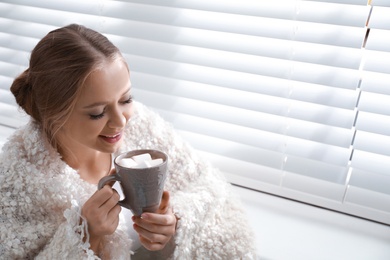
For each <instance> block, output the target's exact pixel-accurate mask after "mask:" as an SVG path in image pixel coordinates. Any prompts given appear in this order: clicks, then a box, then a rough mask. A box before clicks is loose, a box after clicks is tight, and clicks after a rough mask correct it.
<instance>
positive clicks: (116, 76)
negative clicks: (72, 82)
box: [79, 59, 130, 102]
mask: <svg viewBox="0 0 390 260" xmlns="http://www.w3.org/2000/svg"><path fill="white" fill-rule="evenodd" d="M129 87H130V75H129V71H128V68H127V65H126V63H125V62H124V61H122V60H120V59H116V60H114V61H111V62H104V63H103V64H102V65H101V66H99V68H97V69H95V70H93V71H92V72H91V73H90V74H89V75H88V77H87V78H86V80H85V82H84V84H83V87H82V90H81V93H80V95H79V101H80V102H96V101H104V100H106V99H109V98H110V97H111V96H115V95H116V94H118V93H123V91H124V90H125V89H127V88H129ZM97 99H98V100H97Z"/></svg>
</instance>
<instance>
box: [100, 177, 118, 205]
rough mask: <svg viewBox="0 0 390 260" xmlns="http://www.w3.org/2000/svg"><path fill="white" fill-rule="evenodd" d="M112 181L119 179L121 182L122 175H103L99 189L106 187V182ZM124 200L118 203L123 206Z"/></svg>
mask: <svg viewBox="0 0 390 260" xmlns="http://www.w3.org/2000/svg"><path fill="white" fill-rule="evenodd" d="M110 181H119V182H120V181H121V179H120V177H119V176H118V175H116V174H113V175H108V176H105V177H103V178H101V179H100V181H99V183H98V189H99V190H100V189H102V188H103V187H104V185H106V184H107V183H108V182H110ZM121 189H122V186H121ZM123 201H124V199H123V200H120V201H118V204H119V205H121V206H123V204H122V203H123Z"/></svg>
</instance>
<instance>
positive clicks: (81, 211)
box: [0, 24, 254, 259]
mask: <svg viewBox="0 0 390 260" xmlns="http://www.w3.org/2000/svg"><path fill="white" fill-rule="evenodd" d="M11 91H12V93H13V94H14V96H15V98H16V101H17V103H18V104H19V105H20V107H21V108H23V109H24V110H25V111H26V112H27V114H29V115H30V116H31V120H30V122H29V123H28V124H27V125H26V126H24V127H22V128H20V129H18V130H17V131H16V132H15V133H14V134H13V135H12V136H11V137H10V139H9V140H8V142H7V143H6V144H5V145H4V147H3V152H2V154H1V156H0V165H1V166H0V167H1V168H0V193H1V198H0V258H2V259H3V258H4V259H26V258H27V259H30V258H37V259H99V258H102V259H129V258H130V257H131V258H134V259H135V258H139V259H147V258H152V259H156V258H158V257H159V258H162V259H252V258H253V257H254V247H253V241H252V234H251V231H250V230H249V228H248V226H247V222H246V220H245V218H244V215H243V213H242V209H241V208H240V204H239V202H238V201H237V200H235V198H234V197H232V195H231V187H230V185H229V184H228V183H227V182H226V181H225V180H224V179H223V177H222V175H221V174H220V173H218V172H217V171H216V170H215V169H214V168H212V167H211V166H209V165H208V164H207V163H205V162H204V161H203V160H201V158H199V157H198V155H197V154H196V153H195V152H194V151H193V149H192V148H191V147H189V146H188V145H187V144H186V143H185V142H183V141H182V140H181V139H180V137H179V136H178V135H177V134H176V133H175V132H174V131H173V129H172V128H171V127H170V126H169V125H168V124H167V123H166V122H164V121H163V120H162V119H161V118H160V117H159V116H158V115H157V114H155V113H153V112H151V111H150V110H149V109H147V108H146V107H145V106H143V105H142V104H140V103H137V102H133V100H132V97H131V83H130V77H129V70H128V67H127V64H126V62H125V60H124V58H123V57H122V55H121V53H120V51H119V50H118V49H117V48H116V47H115V46H114V45H113V44H112V43H111V42H110V41H108V39H107V38H105V37H104V36H103V35H101V34H99V33H97V32H95V31H93V30H91V29H88V28H86V27H84V26H80V25H75V24H73V25H69V26H66V27H63V28H59V29H57V30H54V31H52V32H50V33H49V34H48V35H47V36H45V37H44V38H43V39H42V40H41V41H40V42H39V43H38V44H37V46H36V47H35V48H34V50H33V51H32V53H31V59H30V66H29V68H28V69H27V70H26V71H25V72H23V73H22V74H21V75H20V76H19V77H17V78H16V79H15V81H14V82H13V84H12V86H11ZM141 148H142V149H159V150H162V151H164V152H166V153H167V154H168V156H169V160H170V163H169V168H168V172H169V175H168V177H167V181H166V185H165V189H166V191H164V195H163V198H162V202H161V205H160V208H159V210H158V211H157V212H156V213H144V214H142V216H141V217H132V216H131V215H129V211H128V210H127V209H121V207H120V206H119V205H118V204H117V203H118V201H119V197H120V196H119V195H118V193H117V192H116V190H115V189H112V188H111V187H110V186H108V185H106V186H105V187H104V188H102V189H101V190H97V188H96V187H97V186H96V184H97V183H98V181H99V180H100V179H101V178H102V177H104V176H106V175H108V174H110V173H112V172H113V170H112V158H113V157H114V156H115V155H117V154H119V153H121V152H124V151H127V150H133V149H141ZM168 191H169V192H168ZM173 209H174V211H173ZM174 212H175V213H174ZM134 252H135V253H134Z"/></svg>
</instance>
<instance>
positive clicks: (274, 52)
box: [0, 0, 390, 224]
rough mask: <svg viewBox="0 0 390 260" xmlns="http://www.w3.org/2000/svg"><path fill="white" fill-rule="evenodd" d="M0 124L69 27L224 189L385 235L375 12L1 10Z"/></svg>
mask: <svg viewBox="0 0 390 260" xmlns="http://www.w3.org/2000/svg"><path fill="white" fill-rule="evenodd" d="M0 13H1V18H0V63H1V68H2V69H1V72H0V73H1V75H0V82H1V84H0V91H1V92H0V108H1V109H0V124H1V125H7V126H10V127H18V126H19V125H21V124H22V123H24V122H25V121H26V120H27V118H26V117H25V116H23V115H20V113H19V112H18V111H17V108H16V105H15V102H14V100H13V96H12V95H11V94H10V93H9V86H10V84H11V82H12V80H13V78H14V77H15V76H16V75H17V74H18V73H20V72H22V71H23V70H24V69H25V68H26V67H27V66H28V57H29V53H30V51H31V49H32V48H33V47H34V46H35V44H36V43H37V41H38V40H39V39H40V38H42V37H43V36H44V35H45V34H46V33H47V32H49V31H50V30H52V29H54V28H57V27H59V26H63V25H66V24H69V23H81V24H85V25H86V26H89V27H91V28H94V29H96V30H98V31H100V32H102V33H104V34H105V35H106V36H107V37H108V38H109V39H111V40H112V41H113V42H114V43H115V44H116V45H117V46H118V47H119V48H120V49H121V50H122V52H123V53H124V55H125V58H126V59H127V60H128V63H129V66H130V70H131V73H132V74H131V75H132V83H133V85H134V88H135V89H134V95H135V98H136V99H137V100H139V101H141V102H143V103H144V104H146V105H148V106H150V107H151V108H153V109H155V110H156V111H157V112H159V113H160V114H161V115H162V116H163V117H164V118H166V119H167V120H169V121H170V122H172V124H173V125H174V126H175V127H176V129H178V130H179V131H180V133H181V134H182V135H183V136H184V137H185V138H186V139H187V140H188V141H190V142H191V143H192V144H193V146H194V147H195V148H197V149H198V150H199V151H200V152H201V153H203V155H204V156H205V157H206V158H207V159H209V160H211V161H212V162H213V163H214V164H215V166H217V167H218V168H220V169H221V170H222V171H223V172H224V173H225V174H226V176H227V177H228V180H229V181H231V182H232V183H234V184H236V185H240V186H244V187H248V188H251V189H255V190H259V191H263V192H267V193H271V194H275V195H278V196H282V197H286V198H290V199H294V200H298V201H302V202H305V203H309V204H313V205H317V206H320V207H325V208H329V209H332V210H337V211H340V212H344V213H347V214H351V215H355V216H358V217H362V218H367V219H371V220H373V221H378V222H381V223H385V224H390V188H389V187H390V106H389V105H388V104H389V103H390V47H389V46H390V3H389V2H388V1H385V0H382V1H380V0H378V1H375V0H372V1H368V2H367V0H328V1H325V0H324V1H304V0H288V1H280V0H277V1H265V0H264V1H262V0H234V1H233V0H232V1H228V2H226V1H223V0H214V1H206V0H188V1H158V0H133V1H131V0H129V1H103V0H101V1H92V0H89V1H86V0H85V1H82V2H80V1H75V0H70V1H66V2H57V1H50V0H39V1H38V0H37V1H23V0H7V1H2V2H1V3H0Z"/></svg>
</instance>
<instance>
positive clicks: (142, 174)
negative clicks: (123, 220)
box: [98, 150, 168, 216]
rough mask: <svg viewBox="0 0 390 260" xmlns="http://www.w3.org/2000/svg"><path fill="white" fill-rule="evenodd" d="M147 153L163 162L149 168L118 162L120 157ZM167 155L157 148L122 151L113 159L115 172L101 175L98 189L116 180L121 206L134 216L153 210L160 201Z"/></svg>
mask: <svg viewBox="0 0 390 260" xmlns="http://www.w3.org/2000/svg"><path fill="white" fill-rule="evenodd" d="M145 153H149V154H150V155H151V157H152V159H153V160H154V159H162V160H163V162H162V163H161V164H159V165H157V166H153V167H149V168H130V167H123V166H121V165H119V164H118V162H119V161H120V160H121V159H124V158H131V157H133V156H135V155H139V154H145ZM167 164H168V156H167V155H166V154H165V153H164V152H161V151H158V150H134V151H129V152H125V153H122V154H120V155H118V156H117V157H116V158H115V159H114V165H115V169H116V173H115V174H113V175H109V176H105V177H103V178H102V179H101V180H100V181H99V184H98V189H99V190H100V189H101V188H103V187H104V185H106V184H107V183H109V182H112V181H118V182H119V183H120V186H121V188H122V191H123V195H124V199H123V200H120V201H119V202H118V204H119V205H121V206H122V207H125V208H128V209H130V210H131V211H132V212H133V214H134V215H135V216H140V215H141V214H142V213H143V212H155V211H156V210H157V209H158V207H159V206H160V203H161V197H162V194H163V191H164V183H165V179H166V177H167Z"/></svg>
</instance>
